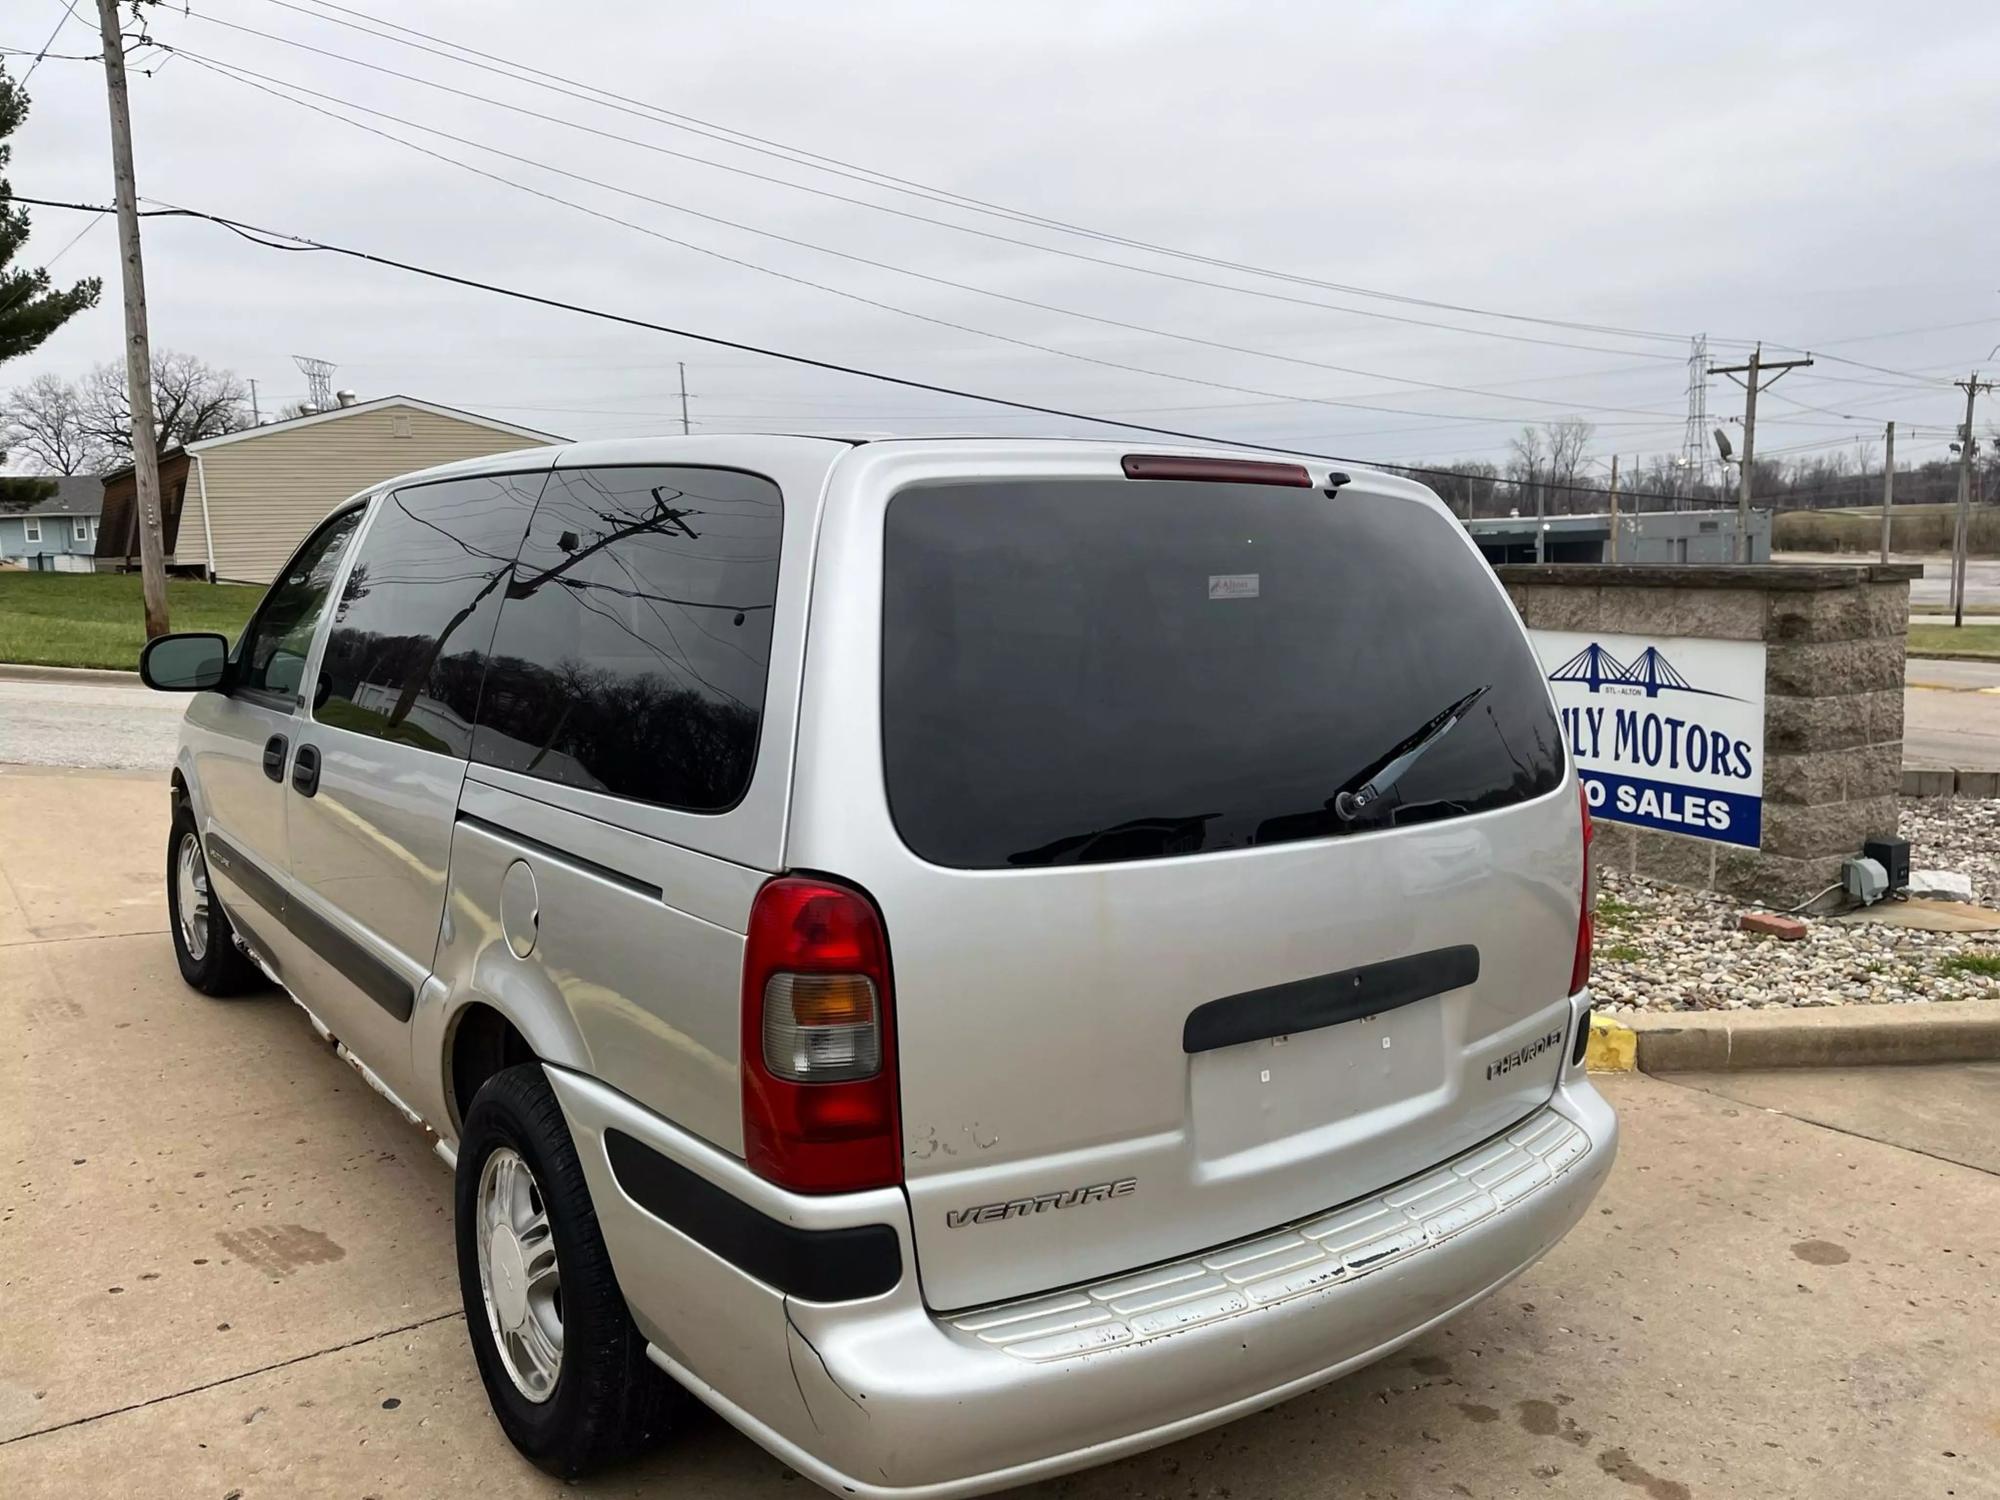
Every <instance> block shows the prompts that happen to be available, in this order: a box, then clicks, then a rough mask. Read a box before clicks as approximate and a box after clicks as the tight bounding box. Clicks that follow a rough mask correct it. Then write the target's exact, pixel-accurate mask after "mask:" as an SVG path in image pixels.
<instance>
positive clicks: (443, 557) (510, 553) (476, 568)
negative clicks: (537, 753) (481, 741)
mask: <svg viewBox="0 0 2000 1500" xmlns="http://www.w3.org/2000/svg"><path fill="white" fill-rule="evenodd" d="M542 479H543V476H542V475H541V474H490V475H480V476H479V477H477V478H473V479H448V480H444V481H442V482H441V483H438V484H423V485H416V486H413V487H411V488H409V489H402V490H397V491H395V492H394V493H393V494H390V495H387V496H384V497H383V499H382V502H381V504H380V506H379V507H378V508H377V510H376V512H375V519H374V520H373V521H372V522H370V523H369V527H368V534H367V536H366V537H364V538H363V539H362V542H361V551H360V553H359V555H357V556H356V557H355V559H354V566H353V567H352V568H351V569H349V570H348V574H347V582H346V583H345V584H344V585H343V586H342V588H341V591H340V600H339V602H338V603H337V604H335V605H334V610H333V628H332V630H330V631H329V632H328V633H327V638H326V650H325V651H324V652H323V653H321V656H320V668H319V682H318V683H317V685H315V687H314V688H313V717H314V718H315V719H316V720H318V721H319V722H320V723H322V724H329V725H332V726H333V727H335V728H337V729H351V730H353V731H355V732H356V733H357V734H365V735H370V736H373V737H374V738H376V739H382V740H395V741H397V742H399V743H401V744H405V745H415V746H417V747H418V748H420V749H424V750H435V751H437V752H439V753H440V754H444V755H458V756H463V755H464V754H465V753H466V750H467V747H468V746H469V744H470V742H471V738H472V718H473V714H474V712H475V711H476V710H477V708H478V706H479V684H480V679H481V678H482V677H483V676H484V675H485V671H486V646H487V642H488V641H490V640H491V639H492V636H493V621H494V618H495V617H496V616H497V615H498V614H499V612H500V600H501V597H502V595H503V593H504V592H505V591H506V586H507V583H508V580H509V579H510V578H511V577H512V576H513V572H514V555H515V553H516V552H518V551H519V550H520V547H521V537H522V535H523V533H525V532H526V531H527V529H528V517H529V515H530V514H531V512H532V511H533V509H534V504H535V496H536V495H537V494H538V493H539V492H540V490H541V487H542Z"/></svg>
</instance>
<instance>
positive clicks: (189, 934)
mask: <svg viewBox="0 0 2000 1500" xmlns="http://www.w3.org/2000/svg"><path fill="white" fill-rule="evenodd" d="M143 667H144V673H145V676H146V680H147V681H148V682H149V683H150V684H151V685H152V686H154V687H157V688H162V689H168V690H180V691H188V692H192V693H193V694H194V696H193V699H192V701H191V704H190V706H189V709H188V714H187V718H186V722H185V726H184V728H183V730H182V734H181V741H180V749H179V756H178V760H177V763H176V765H175V768H174V771H173V776H172V798H173V832H172V836H171V841H170V844H169V847H168V851H167V890H168V900H169V906H170V909H171V914H172V918H173V920H172V923H171V924H170V925H171V927H172V930H173V934H174V942H175V945H176V948H177V951H178V954H179V959H180V966H181V971H182V973H183V975H184V976H185V977H186V979H187V981H188V982H189V983H190V984H191V985H193V986H194V987H195V988H196V989H199V990H201V991H204V992H205V993H209V994H224V993H227V992H230V991H234V990H238V989H241V988H244V987H246V986H248V985H251V984H253V983H261V982H262V981H263V979H264V977H266V976H268V978H269V979H271V980H274V981H276V982H277V983H278V984H279V985H281V986H283V988H284V989H285V990H286V991H287V992H289V993H290V995H291V996H292V997H293V998H294V999H295V1000H296V1001H297V1002H298V1003H299V1004H300V1005H301V1006H302V1007H303V1008H304V1009H305V1010H306V1012H307V1013H308V1015H309V1016H310V1017H311V1019H312V1022H313V1025H314V1026H315V1027H316V1028H317V1029H318V1031H319V1032H320V1033H321V1034H322V1035H323V1036H325V1037H326V1038H327V1039H329V1040H330V1041H333V1042H334V1043H335V1044H336V1045H337V1047H338V1049H339V1051H340V1053H341V1055H342V1056H344V1057H345V1058H346V1059H347V1060H348V1061H349V1062H351V1063H352V1064H353V1065H354V1066H355V1067H357V1068H358V1069H359V1070H360V1071H361V1072H362V1074H363V1075H364V1076H365V1077H366V1078H367V1079H368V1081H369V1082H370V1083H372V1084H373V1085H374V1086H375V1087H376V1088H378V1089H379V1090H380V1091H381V1092H382V1093H384V1094H386V1095H387V1096H388V1097H389V1098H390V1099H391V1100H392V1101H393V1102H394V1103H395V1104H396V1105H397V1107H398V1108H400V1109H401V1110H402V1111H403V1112H404V1113H405V1114H406V1115H408V1116H409V1117H410V1119H411V1120H412V1121H414V1122H416V1123H417V1124H419V1125H421V1126H422V1127H424V1128H425V1129H426V1130H428V1131H430V1132H432V1133H434V1135H435V1137H436V1143H437V1150H438V1153H439V1154H440V1155H441V1156H442V1157H444V1159H445V1160H446V1161H447V1162H450V1163H452V1164H453V1166H454V1170H455V1173H456V1187H455V1217H456V1234H457V1249H458V1263H459V1273H460V1280H461V1284H462V1288H463V1292H464V1299H465V1311H466V1320H467V1326H468V1329H469V1331H470V1335H471V1342H472V1349H473V1355H474V1357H475V1359H476V1360H477V1362H478V1367H479V1372H480V1375H481V1377H482V1379H483V1381H484V1383H485V1386H486V1390H487V1392H488V1394H489V1396H490V1398H491V1401H492V1405H493V1410H494V1412H495V1414H496V1416H497V1417H498V1419H499V1422H500V1425H501V1426H502V1428H503V1429H504V1430H505V1431H506V1433H507V1436H508V1437H509V1438H510V1439H511V1440H512V1441H513V1442H514V1444H515V1445H516V1447H518V1448H519V1449H520V1451H521V1452H522V1453H524V1454H525V1455H526V1456H527V1457H528V1458H530V1459H532V1460H533V1461H534V1462H536V1463H538V1464H540V1465H542V1466H543V1467H544V1468H547V1469H549V1470H551V1471H553V1472H556V1473H559V1474H563V1475H575V1474H580V1473H583V1472H585V1471H587V1470H589V1469H592V1468H594V1467H596V1466H598V1465H601V1464H604V1463H606V1462H609V1461H611V1460H614V1459H616V1458H618V1457H620V1456H623V1455H625V1454H627V1453H630V1452H632V1451H634V1450H635V1449H637V1448H639V1447H641V1446H643V1445H646V1444H648V1443H650V1442H652V1441H654V1440H655V1439H657V1438H658V1437H660V1436H661V1435H663V1434H664V1433H666V1432H667V1431H668V1430H669V1428H670V1427H671V1426H672V1424H673V1421H674V1417H675V1412H676V1410H677V1409H678V1406H679V1403H680V1401H681V1400H682V1393H683V1392H692V1393H693V1394H694V1395H695V1396H696V1397H698V1398H700V1399H701V1400H702V1401H704V1402H706V1403H707V1404H708V1405H709V1406H711V1407H712V1408H714V1409H715V1410H716V1411H718V1412H720V1413H721V1414H722V1415H723V1416H724V1417H725V1418H726V1419H728V1420H729V1421H730V1422H731V1423H733V1424H734V1425H735V1426H736V1427H738V1428H740V1429H741V1430H742V1431H743V1432H744V1433H746V1434H747V1435H748V1436H750V1437H751V1438H753V1439H754V1440H755V1441H756V1442H758V1443H760V1444H762V1445H763V1446H764V1447H765V1448H767V1449H769V1450H770V1451H771V1452H772V1453H774V1454H776V1455H778V1456H779V1457H781V1458H782V1459H784V1460H785V1461H786V1462H787V1463H789V1464H791V1465H793V1466H794V1467H795V1468H797V1469H798V1470H799V1471H800V1472H801V1473H803V1474H805V1475H806V1476H808V1477H809V1478H811V1479H813V1480H815V1481H817V1482H818V1483H820V1484H821V1485H824V1486H826V1487H827V1488H828V1489H831V1490H835V1491H838V1492H841V1493H845V1494H859V1495H870V1496H933V1497H941V1496H955V1495H970V1494H976V1493H980V1492H983V1491H987V1490H992V1489H998V1488H1001V1487H1004V1486H1007V1485H1012V1484H1018V1483H1021V1482H1024V1481H1028V1480H1032V1479H1038V1478H1042V1477H1045V1476H1048V1475H1052V1474H1059V1473H1062V1472H1064V1471H1066V1470H1071V1469H1076V1468H1080V1467H1083V1466H1085V1465H1089V1464H1095V1463H1101V1462H1103V1461H1105V1460H1107V1459H1111V1458H1115V1457H1117V1456H1119V1455H1121V1454H1127V1453H1132V1452H1135V1451H1137V1450H1139V1449H1142V1448H1145V1447H1148V1446H1150V1445H1153V1444H1157V1443H1163V1442H1167V1441H1170V1440H1172V1439H1175V1438H1179V1437H1183V1436H1186V1435H1188V1434H1190V1433H1193V1432H1198V1431H1200V1430H1202V1429H1203V1428H1206V1427H1210V1426H1213V1425H1215V1424H1217V1423H1221V1422H1226V1421H1229V1420H1230V1419H1232V1418H1234V1417H1237V1416H1240V1415H1242V1414H1244V1413H1247V1412H1251V1411H1254V1410H1256V1409H1258V1408H1259V1407H1263V1406H1268V1405H1270V1404H1272V1403H1273V1402H1277V1401H1281V1400H1283V1399H1285V1398H1286V1397H1288V1396H1291V1395H1294V1394H1296V1393H1298V1392H1300V1391H1304V1390H1307V1389H1310V1388H1311V1387H1313V1386H1315V1385H1318V1384H1321V1383H1322V1382H1325V1381H1328V1380H1331V1379H1333V1378H1334V1377H1336V1376H1338V1375H1340V1374H1341V1373H1342V1372H1344V1371H1347V1370H1351V1369H1353V1368H1355V1367H1356V1366H1358V1365H1362V1364H1365V1363H1366V1362H1368V1361H1370V1360H1374V1359H1379V1358H1381V1357H1382V1356H1383V1355H1385V1354H1387V1353H1389V1352H1390V1351H1392V1350H1394V1349H1396V1348H1397V1347H1398V1346H1400V1345H1402V1344H1404V1343H1406V1342H1408V1341H1409V1340H1411V1339H1414V1338H1416V1337H1418V1336H1419V1335H1421V1334H1423V1333H1424V1332H1425V1331H1426V1330H1428V1329H1430V1328H1432V1327H1434V1326H1436V1325H1437V1324H1439V1323H1441V1322H1443V1321H1444V1320H1446V1319H1448V1318H1450V1317H1452V1316H1453V1315H1454V1314H1456V1313H1458V1312H1459V1311H1461V1310H1462V1309H1464V1308H1466V1307H1468V1306H1470V1305H1471V1304H1472V1303H1474V1302H1477V1301H1478V1300H1479V1299H1480V1298H1482V1297H1484V1296H1486V1295H1487V1294H1489V1293H1491V1292H1492V1291H1494V1290H1495V1289H1496V1288H1498V1287H1500V1286H1501V1285H1503V1284H1504V1283H1505V1282H1506V1281H1508V1279H1509V1278H1511V1277H1513V1276H1516V1275H1518V1274H1519V1273H1520V1272H1521V1271H1522V1270H1523V1269H1524V1268H1526V1267H1527V1266H1529V1265H1531V1264H1532V1263H1533V1262H1534V1261H1535V1260H1536V1259H1537V1258H1538V1257H1539V1256H1541V1255H1542V1254H1543V1253H1544V1252H1545V1251H1547V1250H1548V1249H1549V1248H1550V1247H1551V1246H1552V1245H1553V1244H1554V1243H1555V1242H1556V1240H1557V1239H1558V1238H1560V1237H1561V1236H1562V1235H1563V1234H1564V1233H1565V1232H1566V1231H1567V1230H1568V1229H1569V1228H1570V1226H1571V1225H1572V1224H1574V1223H1575V1222H1576V1220H1577V1218H1578V1217H1579V1216H1580V1215H1581V1214H1582V1213H1583V1211H1584V1208H1585V1206H1586V1205H1587V1204H1588V1203H1589V1201H1590V1199H1591V1197H1592V1195H1593V1194H1594V1193H1595V1192H1596V1191H1597V1189H1598V1187H1599V1185H1600V1184H1601V1183H1602V1182H1603V1180H1604V1177H1605V1174H1606V1173H1607V1172H1608V1171H1609V1169H1610V1166H1611V1161H1612V1156H1613V1153H1614V1151H1615V1147H1616V1137H1617V1127H1616V1123H1615V1121H1614V1119H1613V1116H1612V1113H1611V1111H1610V1109H1609V1108H1608V1107H1607V1105H1606V1104H1605V1103H1604V1101H1603V1100H1602V1098H1600V1097H1599V1095H1598V1093H1597V1092H1596V1091H1595V1090H1594V1089H1593V1088H1592V1087H1591V1085H1590V1083H1589V1082H1588V1080H1587V1079H1586V1077H1585V1074H1584V1071H1583V1058H1584V1051H1585V1042H1586V1040H1587V1033H1588V1027H1587V1022H1588V1013H1589V1003H1590V1002H1589V993H1588V989H1587V979H1588V973H1589V962H1590V941H1591V921H1590V905H1591V903H1590V874H1589V852H1588V851H1589V839H1590V824H1589V818H1588V814H1587V811H1586V810H1585V809H1584V807H1583V804H1582V802H1581V799H1580V797H1579V794H1578V787H1577V783H1576V778H1575V775H1574V772H1573V770H1572V768H1571V766H1570V765H1569V762H1568V759H1567V757H1566V753H1565V747H1564V741H1563V736H1562V734H1561V732H1560V729H1559V726H1558V723H1557V719H1556V715H1555V713H1554V711H1553V708H1552V705H1551V700H1550V697H1549V693H1548V689H1547V686H1546V684H1545V683H1544V681H1543V679H1542V675H1541V672H1540V670H1539V668H1538V667H1537V665H1536V661H1535V656H1534V653H1533V651H1532V649H1531V648H1530V645H1529V642H1528V639H1527V636H1526V634H1525V632H1524V631H1523V629H1522V627H1521V623H1520V621H1519V619H1518V617H1517V616H1516V615H1515V613H1514V611H1513V609H1512V608H1511V607H1510V606H1509V604H1508V601H1507V598H1506V595H1505V594H1504V593H1503V591H1502V590H1501V588H1500V586H1499V584H1498V582H1497V581H1496V580H1495V579H1494V577H1493V575H1492V574H1491V572H1490V571H1489V570H1488V569H1487V568H1486V566H1485V565H1484V564H1483V562H1482V561H1481V559H1480V556H1479V553H1478V551H1477V550H1476V549H1475V548H1474V546H1473V545H1472V543H1471V542H1470V540H1469V539H1468V538H1467V537H1466V536H1465V535H1464V533H1463V532H1462V530H1461V529H1460V528H1459V526H1458V525H1457V524H1456V523H1455V522H1454V521H1453V519H1452V517H1451V516H1450V514H1449V513H1448V512H1447V511H1446V510H1445V508H1444V507H1443V506H1442V505H1441V504H1440V503H1439V502H1438V500H1437V499H1436V497H1435V496H1433V495H1432V494H1431V493H1430V492H1429V491H1428V490H1426V489H1424V488H1423V487H1421V486H1420V485H1417V484H1414V483H1411V482H1409V481H1407V480H1403V479H1398V478H1392V477H1389V476H1385V475H1380V474H1372V473H1366V472H1354V473H1351V474H1350V473H1344V472H1337V471H1331V470H1329V468H1328V466H1327V465H1326V464H1325V463H1324V462H1323V461H1319V460H1301V461H1291V460H1283V461H1276V460H1273V459H1272V458H1271V457H1269V456H1268V455H1254V454H1245V453H1234V452H1225V451H1216V450H1199V449H1159V450H1150V451H1146V452H1132V451H1130V449H1129V447H1128V446H1121V445H1116V444H1108V443H1100V442H1078V441H1053V440H1051V441H1008V440H997V439H961V440H949V441H947V440H910V441H881V442H867V443H850V442H842V441H833V440H829V439H822V438H802V437H758V436H715V437H692V438H676V439H660V440H649V441H629V442H626V441H621V442H605V443H588V444H579V445H575V446H569V447H561V448H550V449H542V450H536V451H529V452H516V453H507V454H502V455H499V456H497V457H494V458H490V459H482V460H478V461H475V462H471V463H461V464H455V465H451V466H448V467H445V468H440V469H433V470H430V471H427V472H425V473H421V474H415V475H412V476H410V477H408V478H406V479H402V480H397V481H394V482H391V483H388V484H385V485H382V486H380V487H378V488H377V489H375V490H373V491H371V492H370V493H368V494H366V495H364V496H361V497H358V498H357V499H356V500H354V501H353V502H352V503H350V504H348V505H347V506H345V507H343V508H342V509H340V510H338V511H337V512H335V513H334V514H333V515H331V516H329V517H328V518H327V519H326V521H325V522H323V523H322V524H321V525H320V526H319V528H318V529H317V530H316V531H314V532H313V534H312V535H311V536H309V537H308V538H307V539H306V541H305V543H304V545H303V546H301V547H300V549H299V551H298V553H297V555H296V556H295V557H294V558H293V559H292V560H291V562H290V563H289V564H288V565H287V566H286V567H285V569H284V570H283V572H282V573H281V574H280V575H279V577H278V579H277V581H276V582H275V583H274V584H273V585H272V586H271V589H270V591H269V593H268V594H267V595H266V597H265V598H264V600H263V602H262V604H261V605H260V606H259V607H258V609H257V612H256V614H255V615H254V617H253V618H252V619H251V621H250V623H249V625H248V626H247V627H246V628H245V629H244V631H243V634H242V636H241V638H240V639H239V640H238V641H237V642H236V643H235V645H234V647H233V648H232V647H230V646H229V645H228V643H227V642H225V641H224V640H223V638H222V637H220V636H193V635H182V636H167V637H162V638H161V639H159V640H156V641H154V642H152V643H151V644H150V645H149V646H148V648H147V651H146V655H145V659H144V663H143Z"/></svg>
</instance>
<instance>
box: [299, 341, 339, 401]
mask: <svg viewBox="0 0 2000 1500" xmlns="http://www.w3.org/2000/svg"><path fill="white" fill-rule="evenodd" d="M292 363H293V364H295V365H297V366H298V367H299V368H300V369H301V370H303V371H304V372H305V377H306V405H308V406H310V407H311V408H312V409H313V410H314V411H330V410H332V408H333V371H334V363H333V361H332V360H330V359H312V358H310V357H308V356H307V355H304V354H294V355H293V356H292Z"/></svg>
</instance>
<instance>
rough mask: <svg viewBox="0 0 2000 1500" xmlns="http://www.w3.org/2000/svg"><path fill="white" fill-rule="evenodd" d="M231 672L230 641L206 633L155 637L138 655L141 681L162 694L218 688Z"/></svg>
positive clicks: (196, 691)
mask: <svg viewBox="0 0 2000 1500" xmlns="http://www.w3.org/2000/svg"><path fill="white" fill-rule="evenodd" d="M228 669H229V642H228V640H227V639H226V638H225V637H223V636H219V635H212V634H209V633H207V632H199V633H197V632H192V631H191V632H188V633H186V634H182V635H162V636H156V637H155V638H154V639H152V640H150V641H148V642H146V649H145V650H143V651H141V652H140V653H139V680H140V681H141V682H143V683H145V684H146V686H147V687H149V688H153V689H155V690H156V691H158V692H162V693H200V692H206V691H208V690H209V689H212V688H219V687H221V686H222V679H223V677H224V675H225V674H226V673H227V672H228Z"/></svg>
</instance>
